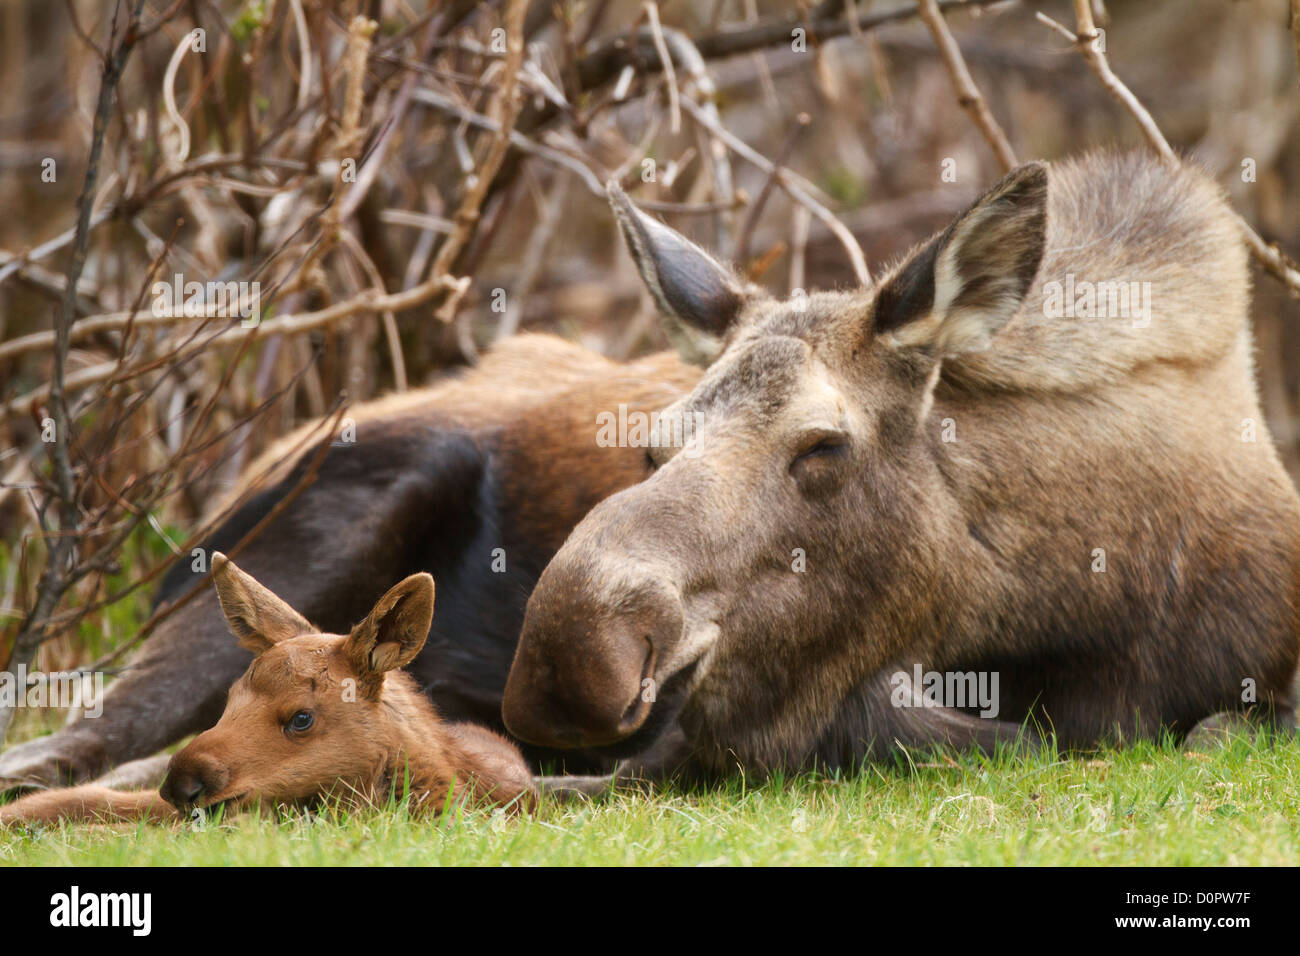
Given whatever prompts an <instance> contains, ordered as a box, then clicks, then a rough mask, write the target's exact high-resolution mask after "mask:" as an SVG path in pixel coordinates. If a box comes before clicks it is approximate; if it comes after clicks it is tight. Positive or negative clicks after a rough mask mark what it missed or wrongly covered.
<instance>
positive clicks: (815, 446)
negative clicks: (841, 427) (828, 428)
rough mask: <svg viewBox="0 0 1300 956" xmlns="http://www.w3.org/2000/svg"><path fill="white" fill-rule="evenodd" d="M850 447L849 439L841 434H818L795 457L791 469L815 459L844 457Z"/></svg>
mask: <svg viewBox="0 0 1300 956" xmlns="http://www.w3.org/2000/svg"><path fill="white" fill-rule="evenodd" d="M848 447H849V442H848V438H846V437H845V436H844V435H843V434H841V433H839V432H827V433H824V434H818V435H816V436H814V437H813V438H812V439H811V440H809V441H808V442H805V443H804V446H803V450H802V451H801V452H799V453H798V454H797V455H795V456H794V461H792V462H791V463H790V467H791V468H794V466H795V465H798V464H799V463H800V462H805V461H809V460H811V459H814V458H830V457H833V456H837V455H842V454H844V453H845V451H847V449H848Z"/></svg>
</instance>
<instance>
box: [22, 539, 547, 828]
mask: <svg viewBox="0 0 1300 956" xmlns="http://www.w3.org/2000/svg"><path fill="white" fill-rule="evenodd" d="M213 563H214V582H215V584H216V588H217V593H218V596H219V598H220V601H221V605H222V609H223V610H224V612H225V614H226V617H227V620H228V621H229V624H230V627H231V630H232V631H234V633H235V635H236V636H237V637H238V638H239V641H240V643H241V644H243V645H244V646H245V647H247V648H248V649H249V650H251V651H253V652H254V653H255V654H256V655H257V657H256V658H255V659H254V661H253V664H252V665H251V666H250V667H249V668H248V670H247V672H245V674H244V676H243V677H241V678H240V679H239V680H238V681H237V682H236V683H235V685H234V686H233V687H232V688H231V689H230V696H229V699H228V702H227V705H226V710H225V713H224V714H222V717H221V720H220V721H219V722H218V723H217V725H216V726H215V727H213V728H212V729H211V730H208V731H206V732H205V733H202V734H200V735H199V736H198V737H196V738H195V739H194V740H193V741H192V742H191V743H190V744H189V745H188V746H187V747H185V748H184V749H183V750H181V751H180V752H179V753H177V754H176V755H175V756H174V757H173V758H172V760H171V763H170V767H169V770H168V774H167V780H166V781H165V782H164V783H163V786H162V788H161V790H160V791H143V792H135V793H122V792H119V791H116V790H112V789H109V788H106V787H103V786H98V785H94V784H89V785H85V786H81V787H72V788H68V789H61V790H48V791H43V792H40V793H36V794H32V795H30V796H27V797H24V798H23V799H21V800H18V801H16V802H15V803H12V804H10V805H8V806H5V807H2V808H0V825H10V824H15V823H48V822H53V821H56V820H59V819H70V820H96V821H113V820H131V819H149V820H159V821H161V820H169V819H170V820H174V819H176V818H177V816H178V813H184V812H192V811H193V810H194V809H196V808H209V807H213V806H217V805H224V806H226V807H227V808H229V809H241V808H244V807H247V806H250V805H252V804H255V803H263V804H270V805H276V806H295V805H310V804H315V803H318V802H320V801H321V800H322V799H323V798H337V799H338V800H339V801H340V802H341V803H342V804H344V805H347V806H353V807H356V806H376V805H382V804H384V803H385V802H387V801H388V800H390V799H397V800H406V801H408V802H409V804H410V806H411V808H412V809H413V810H414V811H415V812H419V813H435V814H436V813H439V812H441V811H442V810H443V809H444V808H445V807H446V806H447V805H448V803H449V802H451V801H460V800H462V799H463V800H465V801H467V802H470V803H474V804H478V805H486V806H504V807H508V808H512V809H514V808H518V807H531V806H532V802H533V797H534V790H533V784H532V777H531V774H530V771H529V769H528V766H527V764H525V763H524V760H523V757H522V755H521V754H520V753H519V751H518V750H517V749H516V748H515V747H514V745H513V744H511V743H510V742H508V741H507V740H505V739H504V738H502V737H499V736H497V735H496V734H494V733H492V732H491V731H488V730H486V729H484V728H481V727H477V726H474V725H472V724H455V723H443V722H442V721H441V720H440V719H439V718H438V715H437V713H436V712H435V710H434V708H433V705H432V704H431V703H430V702H429V700H428V698H427V697H425V696H424V694H422V693H421V692H420V690H419V688H418V687H417V686H416V684H415V681H414V680H412V679H411V677H410V676H409V675H407V674H405V673H403V672H402V671H401V670H399V669H398V668H401V667H403V666H405V664H407V663H409V661H410V660H411V659H413V658H414V657H415V655H416V654H417V653H419V651H420V649H421V648H422V647H423V646H424V642H425V638H426V636H427V634H428V631H429V623H430V620H431V618H432V613H433V592H434V588H433V579H432V578H431V577H430V576H429V575H427V574H416V575H412V576H411V577H409V578H407V579H406V580H404V581H402V582H401V583H399V584H398V585H396V586H395V587H393V588H392V589H391V590H390V591H389V592H388V593H387V594H386V595H384V597H383V598H381V599H380V601H379V603H378V604H376V605H375V608H374V610H373V611H372V612H371V613H370V615H369V616H367V617H366V619H365V620H364V621H362V622H361V623H360V624H358V625H357V626H356V627H355V628H353V629H352V631H351V633H350V634H348V635H346V636H344V635H337V634H322V633H320V632H319V631H317V630H316V629H315V628H313V627H312V626H311V625H310V624H309V623H308V622H307V621H306V620H305V619H304V618H303V617H302V616H301V615H299V614H298V613H297V612H296V611H294V610H293V609H292V608H290V607H289V606H288V605H287V604H285V603H284V602H283V601H281V600H280V599H279V598H277V597H276V596H275V595H274V594H272V593H271V592H270V591H268V590H267V589H266V588H264V587H262V586H261V585H260V584H258V583H257V582H256V581H255V580H254V579H253V578H251V577H249V576H248V575H247V574H245V573H244V572H242V571H240V570H239V569H238V568H237V567H235V565H234V564H233V563H232V562H230V561H229V560H227V559H226V558H225V557H224V556H223V555H221V554H217V555H214V558H213ZM300 715H310V724H309V726H307V727H305V728H301V729H300V728H298V727H297V726H295V724H294V721H295V719H296V718H297V717H298V716H300Z"/></svg>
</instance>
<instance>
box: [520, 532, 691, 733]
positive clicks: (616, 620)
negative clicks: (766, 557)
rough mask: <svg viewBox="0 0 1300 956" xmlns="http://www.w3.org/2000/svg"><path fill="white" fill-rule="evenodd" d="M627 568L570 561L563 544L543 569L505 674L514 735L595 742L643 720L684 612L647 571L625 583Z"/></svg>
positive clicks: (637, 726) (632, 730)
mask: <svg viewBox="0 0 1300 956" xmlns="http://www.w3.org/2000/svg"><path fill="white" fill-rule="evenodd" d="M627 570H628V569H627V568H626V567H623V568H618V569H614V568H601V567H600V566H599V562H597V563H589V562H586V561H571V560H565V556H564V551H563V550H562V551H561V553H560V555H557V556H556V559H555V560H554V561H552V562H551V565H550V566H549V567H548V568H547V569H546V571H545V572H543V574H542V577H541V580H540V581H539V582H538V585H537V588H536V589H535V590H534V591H533V596H532V597H531V598H530V599H529V602H528V610H527V613H526V615H525V617H524V627H523V633H522V635H521V637H520V640H519V648H518V650H517V651H516V652H515V660H514V664H513V666H512V667H511V668H510V678H509V680H508V681H507V682H506V690H505V700H504V704H503V708H502V712H503V716H504V718H505V722H506V726H507V727H508V728H509V729H510V732H511V733H513V734H514V735H515V736H517V737H519V738H520V739H522V740H526V741H528V742H530V743H534V744H540V745H543V746H549V747H561V748H573V747H598V746H605V745H608V744H612V743H615V742H617V741H619V740H622V739H624V738H625V737H628V736H630V735H631V734H633V733H635V732H636V731H637V730H638V729H640V728H641V727H642V725H643V724H645V722H646V720H647V718H648V717H649V716H650V712H651V709H652V708H653V705H654V701H655V689H656V686H657V685H656V680H657V675H656V668H657V667H658V666H659V665H660V663H661V662H662V661H663V660H664V659H665V656H666V655H667V653H668V652H669V651H670V650H671V648H672V647H673V646H674V645H675V644H676V643H677V641H678V640H679V638H680V636H681V632H682V622H683V615H682V609H681V602H680V600H679V599H678V598H677V597H676V595H675V594H674V593H673V591H672V589H671V588H670V587H668V586H666V585H665V584H663V583H661V582H659V581H657V580H656V579H655V578H654V577H651V576H644V575H636V576H635V579H634V582H633V583H630V584H629V583H628V575H627ZM620 572H621V573H620ZM616 582H617V583H616Z"/></svg>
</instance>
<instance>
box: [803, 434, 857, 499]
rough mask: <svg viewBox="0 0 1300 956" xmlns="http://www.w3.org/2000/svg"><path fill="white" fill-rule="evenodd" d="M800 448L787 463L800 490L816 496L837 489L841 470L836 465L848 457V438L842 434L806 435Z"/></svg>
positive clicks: (841, 475)
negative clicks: (806, 437)
mask: <svg viewBox="0 0 1300 956" xmlns="http://www.w3.org/2000/svg"><path fill="white" fill-rule="evenodd" d="M801 447H802V450H801V451H800V452H799V453H798V454H796V455H795V456H794V460H793V461H791V462H790V474H791V476H792V477H793V478H794V480H795V482H796V483H798V485H799V489H800V490H801V491H802V492H803V493H804V494H806V495H810V496H813V497H816V496H818V495H822V494H826V493H828V492H830V491H833V490H834V489H835V488H836V487H838V486H839V484H840V481H841V480H842V478H843V475H844V469H843V468H841V467H837V466H838V465H839V464H840V462H841V460H842V459H844V458H845V457H847V455H848V448H849V440H848V436H847V435H845V434H844V433H843V432H819V433H815V434H812V435H810V436H808V439H807V440H806V441H804V442H802V443H801Z"/></svg>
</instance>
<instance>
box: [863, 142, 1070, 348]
mask: <svg viewBox="0 0 1300 956" xmlns="http://www.w3.org/2000/svg"><path fill="white" fill-rule="evenodd" d="M1046 229H1047V164H1045V163H1027V164H1025V165H1024V166H1020V167H1018V168H1016V169H1014V170H1012V171H1011V172H1010V173H1008V174H1007V176H1006V177H1005V178H1004V179H1003V180H1002V181H1001V182H1000V183H998V184H997V185H996V186H994V187H993V188H992V189H990V190H989V191H988V192H987V193H985V194H984V195H983V196H981V197H980V198H979V199H978V200H976V201H975V203H974V205H972V206H971V207H970V208H969V209H967V210H966V211H965V212H964V213H962V214H961V215H960V216H958V217H957V219H956V220H955V221H954V222H953V224H952V225H951V226H949V227H948V228H947V229H946V230H945V231H944V232H943V234H942V235H940V236H939V237H938V238H936V239H934V240H933V241H932V242H931V243H930V244H929V245H927V246H926V247H925V248H924V249H922V250H921V251H920V252H918V253H917V254H916V255H914V256H913V257H912V258H911V259H910V260H909V261H908V262H907V264H906V265H905V266H903V268H901V269H900V270H898V272H896V273H895V274H894V275H893V277H892V278H890V279H889V281H887V282H886V283H885V284H884V285H883V286H881V288H880V291H879V292H878V293H877V295H876V301H875V306H874V310H873V326H874V331H875V334H876V335H877V336H880V337H883V338H884V339H885V340H886V341H887V342H889V343H890V344H891V345H894V346H897V347H904V348H906V347H915V346H924V347H929V348H932V349H934V351H935V352H937V353H938V354H939V355H940V356H941V357H942V356H950V355H961V354H962V353H964V352H976V351H979V350H981V349H984V348H987V347H988V345H989V343H990V341H991V340H992V338H993V336H994V335H996V334H997V332H998V331H999V330H1000V329H1001V328H1002V326H1003V325H1005V324H1006V323H1007V322H1008V321H1009V320H1010V319H1011V317H1012V316H1014V315H1015V314H1016V312H1018V311H1019V309H1020V306H1021V305H1022V304H1023V302H1024V300H1025V296H1026V295H1027V294H1028V293H1029V289H1030V286H1031V284H1032V283H1033V281H1034V276H1035V275H1037V273H1038V264H1039V262H1040V261H1041V260H1042V257H1043V244H1044V241H1045V234H1046Z"/></svg>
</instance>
